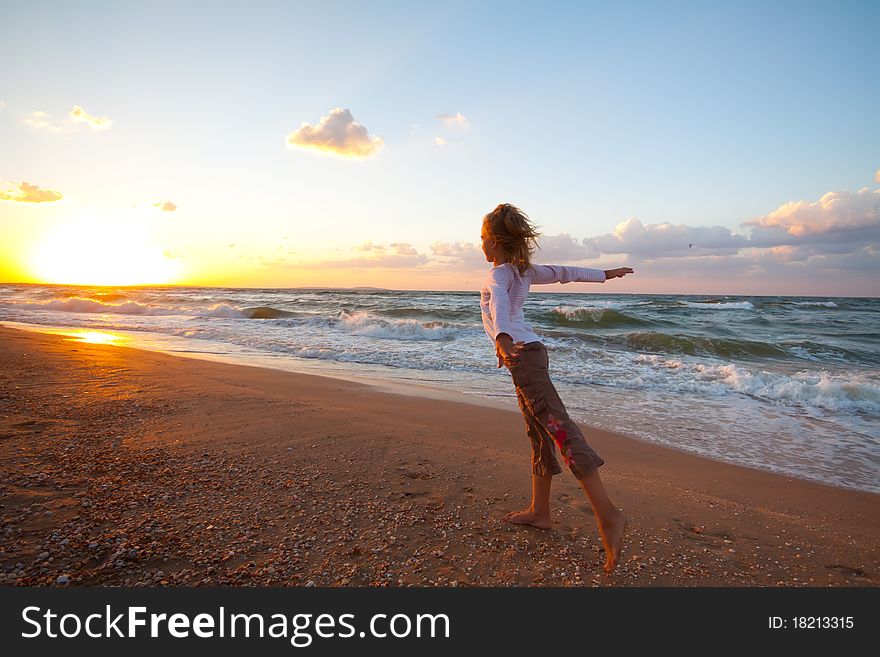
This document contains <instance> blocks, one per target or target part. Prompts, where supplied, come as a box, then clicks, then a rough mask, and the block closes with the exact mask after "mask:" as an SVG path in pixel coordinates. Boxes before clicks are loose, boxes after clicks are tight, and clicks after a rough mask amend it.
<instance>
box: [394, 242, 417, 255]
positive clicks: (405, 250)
mask: <svg viewBox="0 0 880 657" xmlns="http://www.w3.org/2000/svg"><path fill="white" fill-rule="evenodd" d="M391 248H392V249H394V253H396V254H397V255H407V256H417V255H419V254H418V251H416V250H415V249H414V248H413V245H412V244H404V243H401V242H395V243H393V244H391Z"/></svg>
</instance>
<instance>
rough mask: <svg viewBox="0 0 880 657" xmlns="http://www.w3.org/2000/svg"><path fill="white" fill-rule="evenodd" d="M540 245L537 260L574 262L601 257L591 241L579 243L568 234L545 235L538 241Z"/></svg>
mask: <svg viewBox="0 0 880 657" xmlns="http://www.w3.org/2000/svg"><path fill="white" fill-rule="evenodd" d="M538 245H539V246H540V249H539V250H538V252H537V253H536V254H535V258H536V259H538V258H546V259H547V261H548V262H550V261H552V262H572V261H575V260H584V259H586V258H595V257H596V256H598V255H599V252H598V251H597V250H596V249H595V247H594V246H593V244H592V243H591V242H590V241H589V240H584V241H583V242H578V241H577V240H576V239H574V238H573V237H572V236H571V235H569V234H568V233H560V234H559V235H543V236H542V237H541V238H540V239H539V240H538Z"/></svg>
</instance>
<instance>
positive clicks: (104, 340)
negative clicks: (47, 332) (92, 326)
mask: <svg viewBox="0 0 880 657" xmlns="http://www.w3.org/2000/svg"><path fill="white" fill-rule="evenodd" d="M62 335H69V336H70V338H68V339H69V340H71V341H72V342H88V343H89V344H119V343H120V342H122V341H123V340H127V339H128V338H126V337H125V336H124V335H116V334H114V333H106V332H104V331H64V332H63V333H62Z"/></svg>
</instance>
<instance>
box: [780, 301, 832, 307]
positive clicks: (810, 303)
mask: <svg viewBox="0 0 880 657" xmlns="http://www.w3.org/2000/svg"><path fill="white" fill-rule="evenodd" d="M792 305H795V306H815V307H817V308H838V307H839V306H838V305H837V304H836V303H834V302H833V301H792Z"/></svg>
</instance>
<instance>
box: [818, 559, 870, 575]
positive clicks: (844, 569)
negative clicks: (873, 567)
mask: <svg viewBox="0 0 880 657" xmlns="http://www.w3.org/2000/svg"><path fill="white" fill-rule="evenodd" d="M825 567H826V568H827V569H828V570H835V571H837V572H838V573H840V574H841V575H844V576H845V577H858V578H860V579H868V576H867V574H865V571H864V570H861V569H859V568H851V567H850V566H844V565H843V564H840V563H835V564H830V565H826V566H825Z"/></svg>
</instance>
